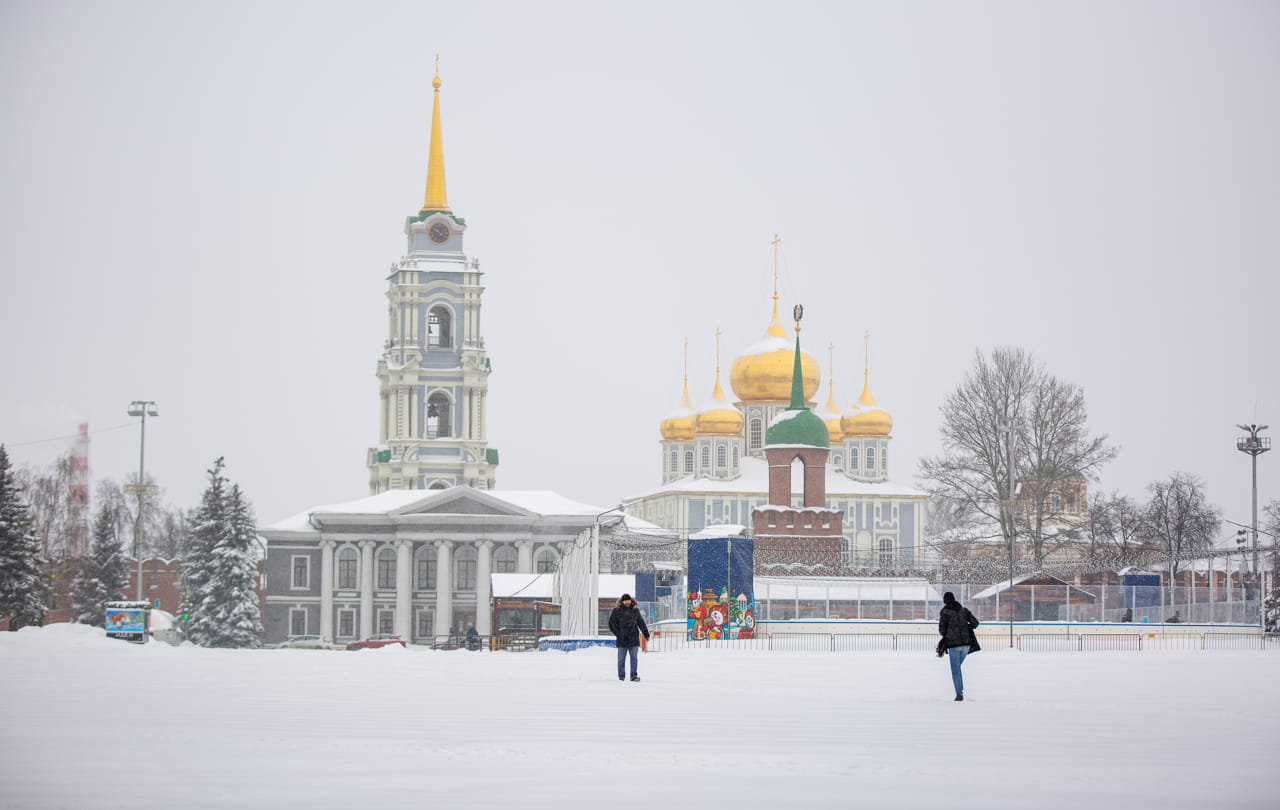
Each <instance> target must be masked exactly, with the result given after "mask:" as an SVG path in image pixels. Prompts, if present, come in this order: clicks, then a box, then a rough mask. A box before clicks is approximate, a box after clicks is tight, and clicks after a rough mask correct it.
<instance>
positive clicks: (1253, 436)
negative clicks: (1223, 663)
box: [1236, 425, 1271, 632]
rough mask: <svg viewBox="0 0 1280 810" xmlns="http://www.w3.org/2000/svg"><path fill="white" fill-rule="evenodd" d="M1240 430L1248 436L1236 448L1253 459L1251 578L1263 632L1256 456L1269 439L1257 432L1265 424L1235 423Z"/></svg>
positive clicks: (1264, 447)
mask: <svg viewBox="0 0 1280 810" xmlns="http://www.w3.org/2000/svg"><path fill="white" fill-rule="evenodd" d="M1236 427H1238V428H1240V429H1241V430H1247V431H1249V435H1248V436H1241V437H1240V438H1238V439H1236V449H1237V450H1239V451H1240V452H1241V453H1248V454H1249V455H1250V456H1251V457H1252V461H1253V524H1252V530H1251V531H1252V534H1253V579H1254V584H1255V585H1256V586H1257V588H1258V627H1259V628H1261V629H1262V630H1263V631H1264V632H1265V630H1266V627H1267V622H1266V615H1265V612H1266V607H1265V600H1264V599H1263V594H1262V569H1261V568H1260V567H1259V566H1258V456H1260V455H1262V454H1263V453H1265V452H1267V451H1268V450H1270V449H1271V440H1270V439H1268V438H1265V437H1262V436H1259V435H1258V433H1260V432H1261V431H1264V430H1266V429H1267V426H1266V425H1236Z"/></svg>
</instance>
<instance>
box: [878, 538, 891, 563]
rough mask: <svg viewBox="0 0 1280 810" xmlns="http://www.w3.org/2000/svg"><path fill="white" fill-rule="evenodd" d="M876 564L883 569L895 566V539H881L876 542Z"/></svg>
mask: <svg viewBox="0 0 1280 810" xmlns="http://www.w3.org/2000/svg"><path fill="white" fill-rule="evenodd" d="M876 562H877V563H878V564H879V566H880V567H881V568H890V567H892V566H893V538H892V537H881V538H880V539H879V540H877V541H876Z"/></svg>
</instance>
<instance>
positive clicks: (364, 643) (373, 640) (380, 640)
mask: <svg viewBox="0 0 1280 810" xmlns="http://www.w3.org/2000/svg"><path fill="white" fill-rule="evenodd" d="M389 644H399V645H400V646H401V647H407V646H409V645H407V644H405V643H404V639H402V638H400V637H399V636H396V635H392V634H391V633H378V634H377V635H373V636H369V637H368V638H362V639H360V640H359V641H353V642H351V643H350V644H348V645H347V649H348V650H374V649H377V648H378V647H386V646H387V645H389Z"/></svg>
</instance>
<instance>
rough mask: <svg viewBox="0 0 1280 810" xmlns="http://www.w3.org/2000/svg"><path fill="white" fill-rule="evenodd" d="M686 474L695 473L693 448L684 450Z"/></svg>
mask: <svg viewBox="0 0 1280 810" xmlns="http://www.w3.org/2000/svg"><path fill="white" fill-rule="evenodd" d="M684 474H685V475H692V474H693V451H692V450H686V451H684Z"/></svg>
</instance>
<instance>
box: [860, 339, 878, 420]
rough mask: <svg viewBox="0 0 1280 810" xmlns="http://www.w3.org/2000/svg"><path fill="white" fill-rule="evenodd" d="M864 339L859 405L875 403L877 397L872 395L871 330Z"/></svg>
mask: <svg viewBox="0 0 1280 810" xmlns="http://www.w3.org/2000/svg"><path fill="white" fill-rule="evenodd" d="M862 339H863V361H862V396H860V397H858V404H859V405H875V404H876V400H875V397H873V396H871V330H870V329H868V330H867V331H866V334H864V335H863V336H862Z"/></svg>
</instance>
